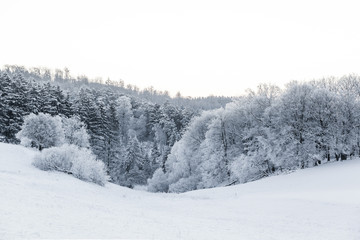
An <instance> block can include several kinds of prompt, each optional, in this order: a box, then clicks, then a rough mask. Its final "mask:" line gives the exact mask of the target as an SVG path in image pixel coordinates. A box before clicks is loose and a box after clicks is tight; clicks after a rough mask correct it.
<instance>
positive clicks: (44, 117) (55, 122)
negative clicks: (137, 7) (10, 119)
mask: <svg viewBox="0 0 360 240" xmlns="http://www.w3.org/2000/svg"><path fill="white" fill-rule="evenodd" d="M16 137H17V138H18V139H20V141H21V143H22V144H23V145H26V146H31V147H36V148H38V149H39V150H42V149H44V148H49V147H54V146H60V145H61V144H63V143H64V140H65V136H64V131H63V128H62V123H61V118H60V117H58V116H56V117H52V116H50V115H49V114H44V113H39V114H37V115H35V114H33V113H31V114H30V115H28V116H26V117H25V118H24V124H23V125H22V126H21V131H19V132H18V133H17V134H16Z"/></svg>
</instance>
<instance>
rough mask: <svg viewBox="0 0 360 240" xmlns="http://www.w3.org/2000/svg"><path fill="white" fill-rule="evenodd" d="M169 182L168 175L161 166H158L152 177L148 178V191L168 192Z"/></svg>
mask: <svg viewBox="0 0 360 240" xmlns="http://www.w3.org/2000/svg"><path fill="white" fill-rule="evenodd" d="M168 190H169V184H168V181H167V177H166V175H165V173H164V172H163V170H162V169H161V168H158V169H157V170H156V171H155V172H154V175H153V177H152V178H151V179H148V191H150V192H167V191H168Z"/></svg>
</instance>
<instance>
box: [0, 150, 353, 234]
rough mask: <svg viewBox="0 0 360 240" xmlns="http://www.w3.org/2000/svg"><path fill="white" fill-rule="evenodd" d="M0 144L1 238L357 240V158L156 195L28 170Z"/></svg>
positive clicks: (25, 154)
mask: <svg viewBox="0 0 360 240" xmlns="http://www.w3.org/2000/svg"><path fill="white" fill-rule="evenodd" d="M34 154H35V152H34V151H32V150H29V149H25V148H23V147H21V146H15V145H8V144H3V143H0V192H1V196H0V239H14V238H20V239H21V238H35V239H37V238H101V239H104V238H109V239H110V238H120V239H121V238H132V239H134V238H135V239H136V238H137V239H138V238H142V239H144V238H146V239H316V240H319V239H326V240H330V239H360V174H359V173H360V160H358V159H356V160H348V161H344V162H336V163H331V164H325V165H323V166H320V167H315V168H309V169H305V170H299V171H297V172H295V173H291V174H288V175H281V176H276V177H270V178H266V179H262V180H259V181H256V182H251V183H247V184H243V185H237V186H232V187H227V188H216V189H207V190H198V191H193V192H188V193H184V194H160V193H157V194H154V193H148V192H142V191H134V190H131V189H128V188H124V187H120V186H118V185H114V184H110V183H109V184H107V185H106V186H105V187H100V186H97V185H95V184H90V183H86V182H83V181H80V180H78V179H75V178H73V177H71V176H69V175H66V174H62V173H56V172H43V171H40V170H38V169H36V168H35V167H33V166H32V165H31V158H32V156H33V155H34Z"/></svg>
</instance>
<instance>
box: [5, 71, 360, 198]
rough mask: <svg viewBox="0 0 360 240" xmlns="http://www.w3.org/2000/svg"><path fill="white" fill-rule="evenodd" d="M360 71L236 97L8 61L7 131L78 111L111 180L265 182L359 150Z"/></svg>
mask: <svg viewBox="0 0 360 240" xmlns="http://www.w3.org/2000/svg"><path fill="white" fill-rule="evenodd" d="M359 97H360V77H359V76H357V75H354V74H352V75H347V76H344V77H342V78H339V79H337V78H324V79H319V80H314V81H310V82H296V81H293V82H290V83H289V84H287V86H286V88H285V89H280V88H279V87H277V86H273V85H269V84H262V85H260V86H259V87H258V89H257V90H256V91H252V90H249V91H248V93H247V94H246V95H244V96H241V97H237V98H227V97H208V98H184V97H182V96H181V94H177V96H176V97H175V98H171V97H170V96H169V94H168V93H167V92H158V91H156V90H154V89H153V88H151V87H150V88H147V89H144V90H140V89H139V88H137V87H136V86H132V85H127V86H125V84H124V82H123V81H111V80H110V79H108V80H106V81H102V80H101V79H95V80H90V79H88V78H87V77H86V76H79V77H77V78H74V77H72V76H71V75H70V73H69V70H68V69H64V70H56V71H55V72H52V71H50V70H49V69H45V68H32V69H25V68H23V67H18V66H5V67H4V69H3V70H1V72H0V139H1V141H3V142H10V143H19V139H17V138H16V134H17V133H18V132H19V131H20V130H21V126H22V124H23V123H24V118H25V116H27V115H29V114H30V113H34V114H38V113H45V114H49V115H51V116H60V117H62V118H64V119H66V118H71V119H74V118H76V119H78V120H79V122H81V124H84V126H85V128H86V131H87V133H88V134H89V137H90V138H89V146H88V148H89V149H90V150H91V151H92V152H93V153H94V154H95V155H96V157H97V159H99V160H101V161H102V162H103V163H104V165H105V166H106V168H107V172H108V174H109V176H110V181H112V182H114V183H117V184H120V185H123V186H128V187H134V186H135V185H146V184H147V185H148V189H149V190H150V191H163V192H184V191H189V190H194V189H201V188H210V187H216V186H225V185H230V184H236V183H243V182H248V181H252V180H256V179H259V178H262V177H265V176H269V175H273V174H278V173H281V172H284V171H289V170H293V169H297V168H306V167H313V166H316V165H318V164H321V163H322V162H324V161H325V162H326V161H332V160H346V159H347V158H349V157H352V156H359V155H360V119H359V114H360V103H359Z"/></svg>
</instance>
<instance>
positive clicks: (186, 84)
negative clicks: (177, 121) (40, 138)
mask: <svg viewBox="0 0 360 240" xmlns="http://www.w3.org/2000/svg"><path fill="white" fill-rule="evenodd" d="M0 9H1V14H0V31H1V35H0V66H3V65H5V64H18V65H24V66H27V67H33V66H46V67H49V68H52V69H54V68H64V67H68V68H69V69H70V71H71V74H72V75H74V76H76V75H78V74H85V75H87V76H89V77H90V78H94V77H102V78H103V79H107V77H110V78H111V79H113V80H118V79H123V80H124V81H125V83H126V84H129V83H130V84H135V85H137V86H139V87H140V88H144V87H148V86H154V87H155V89H158V90H169V91H170V93H171V94H172V95H174V94H175V93H176V92H177V91H180V92H181V93H182V95H184V96H188V95H190V96H206V95H210V94H213V95H228V96H230V95H231V96H234V95H240V94H242V93H243V92H244V90H245V89H246V88H249V87H250V88H254V87H256V85H258V84H259V83H262V82H272V83H277V84H278V85H280V86H281V85H282V84H283V83H285V82H288V81H290V80H295V79H296V80H310V79H312V78H320V77H323V76H329V75H335V76H341V75H343V74H348V73H359V72H360V13H359V10H360V2H358V1H346V0H339V1H329V0H328V1H316V0H305V1H304V0H302V1H290V0H287V1H286V0H284V1H280V0H272V1H268V0H248V1H240V0H238V1H230V0H226V1H221V0H219V1H210V0H205V1H196V0H195V1H194V0H192V1H184V0H182V1H170V0H164V1H150V0H128V1H121V0H117V1H115V0H114V1H110V0H102V1H101V0H98V1H89V0H83V1H81V0H76V1H75V0H52V1H49V0H43V1H40V0H31V1H30V0H5V1H4V0H0Z"/></svg>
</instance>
